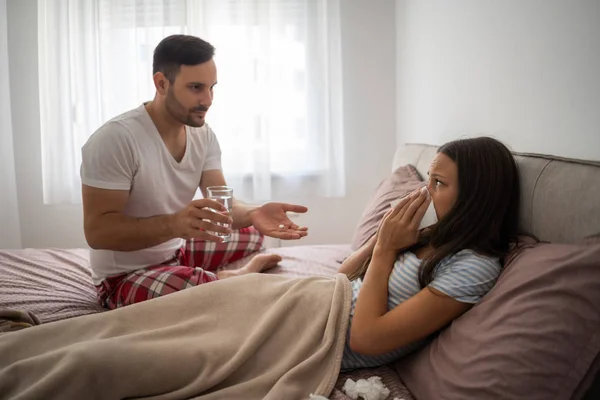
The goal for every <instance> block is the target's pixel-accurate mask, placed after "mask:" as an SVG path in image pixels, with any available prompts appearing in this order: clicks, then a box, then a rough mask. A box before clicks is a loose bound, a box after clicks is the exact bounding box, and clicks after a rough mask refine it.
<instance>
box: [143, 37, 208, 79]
mask: <svg viewBox="0 0 600 400" xmlns="http://www.w3.org/2000/svg"><path fill="white" fill-rule="evenodd" d="M214 55H215V48H214V47H213V45H211V44H210V43H208V42H206V41H204V40H202V39H200V38H199V37H196V36H190V35H171V36H167V37H166V38H164V39H163V40H161V41H160V43H159V44H158V46H156V49H154V59H153V62H152V74H153V75H154V74H156V73H157V72H162V73H163V74H164V75H165V76H166V77H167V79H168V80H169V82H171V83H173V81H175V77H176V76H177V74H178V73H179V69H180V68H181V66H182V65H198V64H203V63H205V62H207V61H209V60H211V59H212V58H213V56H214Z"/></svg>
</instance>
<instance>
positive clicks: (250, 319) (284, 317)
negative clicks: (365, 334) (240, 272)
mask: <svg viewBox="0 0 600 400" xmlns="http://www.w3.org/2000/svg"><path fill="white" fill-rule="evenodd" d="M350 301H351V289H350V285H349V282H348V280H347V279H346V278H345V276H344V275H336V276H335V278H334V279H331V278H318V277H313V278H287V277H283V276H276V275H263V274H253V275H247V276H242V277H237V278H231V279H226V280H223V281H219V282H215V283H210V284H207V285H204V286H200V287H196V288H191V289H187V290H184V291H182V292H179V293H176V294H172V295H168V296H165V297H163V298H160V299H155V300H151V301H147V302H144V303H140V304H137V305H133V306H129V307H125V308H122V309H119V310H115V311H109V312H106V313H100V314H95V315H89V316H83V317H78V318H73V319H69V320H64V321H58V322H53V323H49V324H45V325H44V324H42V325H40V326H35V327H31V328H27V329H24V330H22V331H19V332H11V333H7V334H4V335H1V336H0V398H18V399H53V398H56V399H123V398H144V399H188V398H200V399H219V400H222V399H274V400H288V399H289V400H294V399H307V398H308V397H309V394H310V393H314V394H319V395H325V396H327V395H328V394H329V392H330V391H331V390H332V389H333V386H334V384H335V381H336V378H337V376H338V373H339V367H340V362H341V357H342V353H343V345H344V340H345V335H346V329H347V324H348V315H349V309H350Z"/></svg>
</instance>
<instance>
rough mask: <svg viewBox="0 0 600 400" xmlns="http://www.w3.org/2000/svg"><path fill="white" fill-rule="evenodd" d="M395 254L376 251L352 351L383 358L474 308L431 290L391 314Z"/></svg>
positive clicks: (354, 326) (352, 333)
mask: <svg viewBox="0 0 600 400" xmlns="http://www.w3.org/2000/svg"><path fill="white" fill-rule="evenodd" d="M395 260H396V253H395V252H394V251H386V250H382V251H379V250H376V251H374V253H373V258H372V260H371V264H370V265H369V268H368V270H367V274H366V275H365V279H364V281H363V284H362V286H361V289H360V292H359V294H358V299H357V302H356V308H355V310H354V318H353V319H352V328H351V330H350V348H351V349H352V350H353V351H356V352H358V353H362V354H367V355H379V354H384V353H387V352H389V351H392V350H395V349H398V348H400V347H403V346H406V345H408V344H410V343H413V342H415V341H417V340H419V339H422V338H425V337H427V336H428V335H430V334H432V333H434V332H436V331H437V330H439V329H441V328H443V327H444V326H446V325H447V324H448V323H449V322H450V321H452V320H453V319H455V318H456V317H458V316H460V315H461V314H462V313H464V312H465V311H467V310H468V309H469V308H470V307H471V306H472V304H468V303H461V302H459V301H457V300H455V299H453V298H452V297H449V296H447V295H445V294H444V293H442V292H440V291H438V290H436V289H433V288H430V287H427V288H425V289H423V290H421V291H420V292H419V293H417V294H416V295H414V296H413V297H411V298H410V299H408V300H406V301H404V302H402V303H401V304H400V305H398V306H397V307H396V308H394V309H393V310H390V311H388V306H387V301H388V280H389V276H390V273H391V272H392V269H393V267H394V262H395Z"/></svg>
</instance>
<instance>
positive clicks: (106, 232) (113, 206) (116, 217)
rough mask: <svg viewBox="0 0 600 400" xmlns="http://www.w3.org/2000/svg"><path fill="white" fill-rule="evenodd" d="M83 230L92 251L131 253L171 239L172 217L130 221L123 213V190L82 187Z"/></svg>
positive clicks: (125, 200)
mask: <svg viewBox="0 0 600 400" xmlns="http://www.w3.org/2000/svg"><path fill="white" fill-rule="evenodd" d="M82 198H83V227H84V232H85V238H86V240H87V242H88V244H89V245H90V247H91V248H93V249H105V250H117V251H134V250H141V249H145V248H148V247H152V246H156V245H158V244H160V243H164V242H166V241H167V240H170V239H173V238H175V237H176V236H175V232H174V229H173V223H172V218H173V216H172V215H157V216H155V217H151V218H133V217H129V216H126V215H124V214H123V210H124V209H125V205H126V204H127V201H128V199H129V192H128V191H126V190H108V189H98V188H95V187H91V186H87V185H83V186H82Z"/></svg>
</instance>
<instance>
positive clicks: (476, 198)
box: [340, 137, 520, 369]
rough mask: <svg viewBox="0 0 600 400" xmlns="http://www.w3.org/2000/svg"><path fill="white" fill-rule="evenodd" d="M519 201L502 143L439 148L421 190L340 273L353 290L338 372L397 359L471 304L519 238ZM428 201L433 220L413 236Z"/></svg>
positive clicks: (475, 141)
mask: <svg viewBox="0 0 600 400" xmlns="http://www.w3.org/2000/svg"><path fill="white" fill-rule="evenodd" d="M519 201H520V182H519V173H518V169H517V165H516V162H515V160H514V158H513V156H512V154H511V152H510V151H509V150H508V149H507V148H506V147H505V146H504V145H503V144H502V143H500V142H499V141H497V140H495V139H492V138H487V137H480V138H474V139H465V140H458V141H453V142H449V143H447V144H445V145H443V146H442V147H440V149H439V151H438V153H437V155H436V157H435V159H434V160H433V162H432V163H431V166H430V169H429V182H428V184H427V186H426V188H422V190H418V191H416V192H414V193H412V194H410V195H409V196H406V197H405V198H404V199H402V201H400V202H399V203H398V204H397V205H396V206H395V207H394V208H393V209H391V210H390V211H389V212H388V213H387V214H386V215H385V216H384V218H383V220H382V222H381V224H380V226H379V229H378V231H377V233H376V234H375V235H373V237H372V238H371V239H370V240H369V241H368V242H367V243H366V244H365V245H364V246H363V247H362V248H360V249H359V250H358V251H356V252H355V253H354V254H352V255H351V256H350V257H348V259H347V260H346V261H345V262H344V263H343V264H342V266H341V268H340V272H343V273H345V274H347V275H348V276H349V278H350V279H351V280H352V286H353V300H352V309H351V310H352V311H351V323H350V327H349V331H348V338H347V339H346V347H345V351H344V357H343V361H342V368H343V369H352V368H363V367H373V366H377V365H382V364H385V363H387V362H390V361H393V360H395V359H398V358H400V357H402V356H404V355H406V354H408V353H410V352H412V351H414V350H415V349H417V348H418V347H420V346H421V345H422V344H423V343H424V341H425V339H426V338H427V337H428V336H430V335H432V334H434V333H435V332H437V331H439V330H440V329H441V328H443V327H444V326H446V325H447V324H449V323H450V322H451V321H452V320H454V319H455V318H457V317H458V316H460V315H461V314H463V313H464V312H466V311H467V310H468V309H469V308H471V307H472V306H473V305H474V304H475V303H477V302H478V301H479V299H481V297H483V296H484V295H485V294H486V293H487V292H488V291H489V290H490V289H491V288H492V286H493V285H494V284H495V282H496V279H497V277H498V275H499V274H500V271H501V268H502V267H501V260H502V258H503V257H504V256H505V255H506V254H507V252H508V250H509V244H510V243H511V241H513V240H516V238H517V231H518V220H519ZM430 202H433V203H434V207H435V210H436V214H437V218H438V220H439V221H438V222H437V223H436V224H435V225H433V226H431V227H429V228H426V229H423V230H421V231H418V226H419V223H420V221H421V219H422V218H423V215H424V214H425V211H426V210H427V208H428V206H429V203H430Z"/></svg>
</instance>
